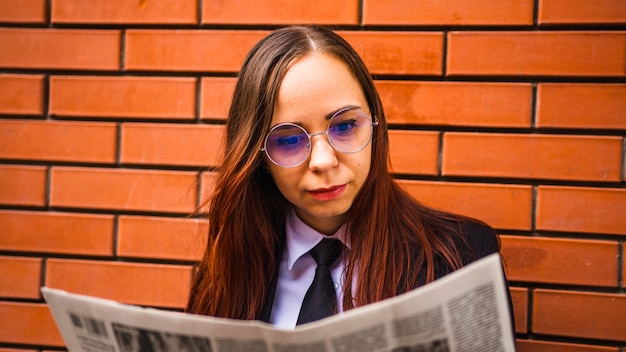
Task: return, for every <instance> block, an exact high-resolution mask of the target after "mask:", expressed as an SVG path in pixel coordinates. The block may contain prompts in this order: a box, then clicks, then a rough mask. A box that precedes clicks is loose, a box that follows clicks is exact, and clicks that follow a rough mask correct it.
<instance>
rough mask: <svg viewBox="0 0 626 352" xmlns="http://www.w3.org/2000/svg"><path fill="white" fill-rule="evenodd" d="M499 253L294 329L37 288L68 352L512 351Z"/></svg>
mask: <svg viewBox="0 0 626 352" xmlns="http://www.w3.org/2000/svg"><path fill="white" fill-rule="evenodd" d="M502 273H503V271H502V266H501V262H500V256H499V255H498V254H492V255H490V256H489V257H486V258H483V259H481V260H479V261H477V262H475V263H472V264H470V265H468V266H467V267H465V268H462V269H460V270H458V271H456V272H453V273H451V274H449V275H447V276H445V277H443V278H441V279H439V280H436V281H435V282H433V283H430V284H428V285H425V286H423V287H421V288H419V289H416V290H414V291H411V292H409V293H406V294H403V295H400V296H397V297H394V298H391V299H387V300H384V301H382V302H378V303H374V304H370V305H367V306H364V307H360V308H357V309H353V310H350V311H347V312H344V313H342V314H339V315H335V316H332V317H328V318H325V319H322V320H319V321H316V322H313V323H309V324H304V325H300V326H298V327H296V328H295V329H293V330H286V329H279V328H276V327H274V326H272V325H270V324H267V323H263V322H259V321H243V320H234V319H223V318H215V317H207V316H200V315H194V314H185V313H181V312H173V311H163V310H158V309H154V308H141V307H137V306H131V305H125V304H121V303H118V302H115V301H111V300H104V299H99V298H93V297H88V296H83V295H77V294H71V293H67V292H65V291H61V290H57V289H51V288H46V287H43V288H42V289H41V290H42V292H43V295H44V297H45V299H46V301H47V302H48V304H49V306H50V309H51V310H52V314H53V316H54V319H55V321H56V323H57V325H58V327H59V329H60V331H61V334H62V336H63V339H64V340H65V343H66V345H67V348H68V350H69V351H70V352H75V351H76V352H78V351H83V352H129V351H190V352H243V351H254V352H330V351H336V352H367V351H372V352H374V351H376V352H378V351H389V352H409V351H411V352H417V351H420V352H426V351H428V352H431V351H433V352H434V351H481V352H489V351H515V342H514V337H513V330H512V327H511V317H510V313H509V305H508V296H507V292H506V285H505V284H504V278H503V274H502Z"/></svg>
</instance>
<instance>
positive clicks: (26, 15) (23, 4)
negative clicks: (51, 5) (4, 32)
mask: <svg viewBox="0 0 626 352" xmlns="http://www.w3.org/2000/svg"><path fill="white" fill-rule="evenodd" d="M45 21H46V1H45V0H19V5H17V4H16V2H15V0H0V22H23V23H43V22H45Z"/></svg>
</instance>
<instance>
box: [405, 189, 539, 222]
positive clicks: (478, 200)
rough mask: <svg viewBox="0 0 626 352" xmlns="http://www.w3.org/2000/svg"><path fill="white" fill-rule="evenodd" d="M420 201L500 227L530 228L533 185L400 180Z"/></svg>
mask: <svg viewBox="0 0 626 352" xmlns="http://www.w3.org/2000/svg"><path fill="white" fill-rule="evenodd" d="M399 184H400V185H401V186H402V187H403V188H404V189H406V190H407V191H408V192H409V193H410V194H411V195H412V196H413V197H414V198H415V199H417V200H418V201H420V202H422V203H424V204H426V205H428V206H431V207H434V208H438V209H441V210H444V211H450V212H454V213H459V214H463V215H467V216H471V217H474V218H477V219H480V220H482V221H485V222H487V223H488V224H489V225H491V226H493V227H496V228H499V229H517V230H530V228H531V214H532V188H531V187H530V186H518V185H498V184H479V183H457V182H427V181H399Z"/></svg>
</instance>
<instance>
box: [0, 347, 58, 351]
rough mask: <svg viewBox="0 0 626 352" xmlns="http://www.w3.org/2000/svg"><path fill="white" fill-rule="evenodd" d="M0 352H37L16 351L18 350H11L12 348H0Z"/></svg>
mask: <svg viewBox="0 0 626 352" xmlns="http://www.w3.org/2000/svg"><path fill="white" fill-rule="evenodd" d="M0 352H37V350H22V349H19V350H18V349H13V348H0ZM46 352H47V351H46Z"/></svg>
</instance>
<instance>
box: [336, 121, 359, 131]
mask: <svg viewBox="0 0 626 352" xmlns="http://www.w3.org/2000/svg"><path fill="white" fill-rule="evenodd" d="M355 127H356V123H355V121H354V120H350V121H342V122H340V123H338V124H336V125H334V126H332V127H331V130H332V131H333V132H335V133H340V134H346V133H349V132H351V131H352V130H353V129H354V128H355Z"/></svg>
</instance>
